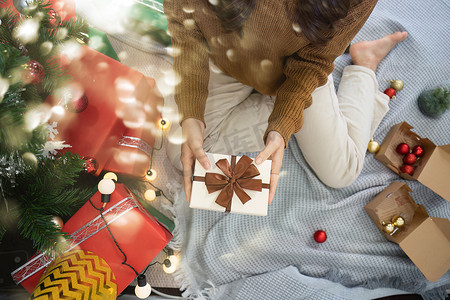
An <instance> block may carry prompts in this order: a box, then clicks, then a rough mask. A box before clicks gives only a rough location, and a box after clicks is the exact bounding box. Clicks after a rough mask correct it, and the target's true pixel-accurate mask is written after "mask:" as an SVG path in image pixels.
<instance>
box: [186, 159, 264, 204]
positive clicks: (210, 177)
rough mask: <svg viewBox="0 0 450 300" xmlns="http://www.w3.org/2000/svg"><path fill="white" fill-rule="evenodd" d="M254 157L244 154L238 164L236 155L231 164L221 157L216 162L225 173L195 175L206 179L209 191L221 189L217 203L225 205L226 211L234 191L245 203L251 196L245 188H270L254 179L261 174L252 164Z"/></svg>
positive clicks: (203, 179) (201, 179)
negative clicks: (203, 175)
mask: <svg viewBox="0 0 450 300" xmlns="http://www.w3.org/2000/svg"><path fill="white" fill-rule="evenodd" d="M252 161H253V160H252V159H251V158H250V157H248V156H245V155H244V156H242V157H241V159H239V161H238V162H237V164H236V156H232V157H231V165H230V163H229V162H228V160H227V159H221V160H219V161H218V162H216V165H217V167H218V168H219V169H220V170H222V172H223V173H224V174H225V176H224V175H222V174H219V173H206V175H205V177H198V176H194V180H197V181H205V185H206V188H207V190H208V193H210V194H211V193H213V192H216V191H219V190H221V192H220V193H219V196H217V199H216V203H217V204H219V205H220V206H223V207H225V208H226V209H225V211H227V212H229V211H230V210H231V199H232V198H233V192H235V193H236V195H237V196H238V197H239V199H240V200H241V202H242V204H245V203H246V202H247V201H249V200H250V199H251V197H250V196H249V195H248V194H247V193H246V192H245V191H244V189H248V190H252V191H259V192H261V190H262V188H268V186H269V185H268V184H263V183H262V180H261V179H253V177H255V176H258V175H259V171H258V169H257V168H256V166H255V165H253V164H252Z"/></svg>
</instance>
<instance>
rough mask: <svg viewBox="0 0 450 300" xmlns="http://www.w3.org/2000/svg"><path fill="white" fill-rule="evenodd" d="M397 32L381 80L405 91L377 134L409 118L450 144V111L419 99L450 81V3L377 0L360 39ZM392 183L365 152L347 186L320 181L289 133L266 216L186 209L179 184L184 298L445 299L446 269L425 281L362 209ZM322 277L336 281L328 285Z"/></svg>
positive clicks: (429, 203)
mask: <svg viewBox="0 0 450 300" xmlns="http://www.w3.org/2000/svg"><path fill="white" fill-rule="evenodd" d="M399 30H406V31H408V32H409V37H408V39H407V40H406V41H405V42H403V43H401V44H400V45H398V46H397V47H396V48H394V49H393V51H392V52H391V53H390V54H389V55H388V56H387V57H386V59H384V60H383V62H382V63H381V64H380V66H379V69H378V71H377V77H378V79H379V83H380V88H381V89H383V90H384V89H385V88H387V87H388V86H389V82H388V80H389V79H401V80H403V81H404V82H405V88H404V89H403V90H402V91H401V92H399V93H398V97H397V99H395V100H393V101H391V103H390V111H389V112H388V114H387V115H386V117H385V118H384V119H383V121H382V122H381V125H380V126H379V128H378V129H377V131H376V133H375V136H374V139H375V140H376V141H379V142H382V141H383V139H384V138H385V136H386V134H387V133H388V131H389V130H390V128H391V127H392V126H393V125H395V124H397V123H400V122H402V121H407V122H408V123H410V124H411V125H412V126H414V131H415V132H416V133H418V134H419V135H420V136H422V137H428V138H429V139H430V140H432V141H433V142H434V143H435V144H437V145H443V144H450V112H447V113H446V114H444V115H443V116H442V117H441V118H439V119H431V118H428V117H426V116H424V115H423V114H422V113H421V112H420V111H419V110H418V106H417V97H418V95H419V94H420V93H421V92H422V91H424V90H426V89H429V88H432V87H435V86H437V85H440V84H445V83H447V84H450V81H449V79H450V59H449V57H450V48H449V41H450V2H449V1H448V0H433V1H424V0H417V1H410V0H397V1H388V0H381V1H379V3H378V5H377V6H376V8H375V10H374V12H373V14H372V15H371V17H370V19H369V20H368V22H367V23H366V25H365V26H364V28H363V29H362V30H361V32H360V33H359V34H358V36H357V37H356V38H355V41H361V40H372V39H377V38H379V37H381V36H383V35H386V34H389V33H392V32H394V31H399ZM350 63H351V62H350V57H349V55H343V56H341V57H339V58H338V60H337V61H336V64H335V66H336V69H335V71H334V74H333V75H334V78H335V80H336V86H337V85H338V81H339V78H340V76H341V73H342V70H343V68H344V67H345V66H347V65H349V64H350ZM332 146H333V145H330V147H332ZM251 155H253V156H255V153H253V154H250V156H251ZM449 180H450V179H449ZM393 181H402V179H401V178H400V177H398V176H397V175H396V174H395V173H393V172H392V171H390V170H389V169H388V168H387V167H385V166H383V165H382V164H381V163H380V162H378V161H377V160H375V159H374V157H373V155H372V154H369V153H368V154H367V155H366V159H365V165H364V169H363V171H362V174H361V175H360V176H359V178H358V179H357V180H356V181H355V182H354V183H353V184H352V185H351V186H349V187H347V188H343V189H332V188H329V187H327V186H325V185H323V184H322V183H321V182H320V181H319V180H318V179H317V177H316V176H315V175H314V173H313V172H312V170H311V169H310V168H309V166H308V164H307V163H306V161H305V160H304V158H303V156H302V153H301V151H300V150H299V148H298V146H297V144H296V141H295V139H291V141H290V143H289V146H288V148H287V149H286V151H285V156H284V162H283V169H282V176H281V177H280V181H279V185H278V190H277V194H276V197H275V199H274V201H273V203H272V205H270V207H269V214H268V216H267V217H254V216H244V215H236V214H225V213H217V212H212V211H205V210H194V209H189V208H188V205H187V203H186V201H185V199H184V192H183V191H182V190H180V191H179V193H178V197H177V199H176V202H177V204H176V206H175V213H176V216H177V219H176V221H177V225H178V231H179V234H180V235H182V237H183V241H184V243H183V246H182V253H183V254H182V263H181V268H180V270H179V271H178V273H177V278H178V279H179V280H180V282H181V283H183V288H185V289H186V293H185V295H197V296H201V295H203V296H204V297H210V298H217V299H364V298H375V297H376V296H374V295H375V294H369V292H367V291H368V290H370V289H373V290H374V291H376V290H377V289H380V288H395V289H400V290H403V291H406V292H410V293H419V294H422V295H423V297H424V298H425V299H444V298H445V289H446V288H450V272H447V273H446V274H445V275H444V276H443V277H442V278H441V279H440V280H439V281H437V282H429V281H427V280H426V279H425V277H424V276H423V275H422V274H421V272H420V271H419V270H418V268H417V267H416V266H415V265H414V264H413V263H412V262H411V260H410V259H409V258H408V257H407V256H406V255H405V253H404V252H403V251H402V250H401V249H400V247H399V246H398V245H397V244H394V243H391V242H389V241H387V240H386V239H385V238H384V237H383V235H382V234H381V233H380V232H379V230H378V229H377V227H376V226H375V224H374V223H373V222H372V220H371V219H370V218H369V216H368V215H367V214H366V212H365V211H364V205H365V204H367V203H368V202H369V201H370V200H371V199H372V198H373V197H375V196H376V195H377V194H378V193H379V192H381V191H382V190H383V189H384V188H386V187H387V186H388V185H389V184H390V183H391V182H393ZM407 183H408V185H409V186H410V188H411V189H412V191H413V192H412V197H413V198H414V200H415V201H416V202H417V203H418V204H422V205H424V206H425V208H426V209H427V211H428V213H429V215H430V216H434V217H442V218H450V204H449V203H448V202H447V201H446V200H444V199H442V198H441V197H440V196H438V195H437V194H435V193H434V192H433V191H431V190H430V189H428V188H427V187H425V186H424V185H422V184H421V183H419V182H417V181H407ZM449 184H450V181H449ZM318 229H324V230H325V229H326V230H327V234H328V240H327V241H326V242H325V243H323V244H318V243H316V242H315V241H314V240H313V234H314V232H315V231H316V230H318ZM312 279H315V281H314V280H312ZM323 279H328V280H329V281H332V282H336V283H339V285H337V284H336V286H334V287H331V286H333V284H332V283H330V284H328V287H327V284H326V283H324V282H326V281H324V280H323ZM308 280H309V281H308ZM311 280H312V281H311ZM329 281H328V282H329ZM337 286H339V287H340V288H341V291H342V290H345V287H347V288H348V287H361V288H366V290H365V291H366V292H367V293H366V294H364V293H363V292H361V293H355V290H354V289H348V290H347V291H348V293H346V294H345V295H343V294H342V292H337V290H338V288H337ZM344 286H345V287H344ZM330 287H331V288H330ZM364 295H366V296H364Z"/></svg>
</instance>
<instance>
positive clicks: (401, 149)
mask: <svg viewBox="0 0 450 300" xmlns="http://www.w3.org/2000/svg"><path fill="white" fill-rule="evenodd" d="M395 151H397V153H398V154H401V155H405V154H407V153H409V145H408V144H406V143H401V144H398V145H397V148H395Z"/></svg>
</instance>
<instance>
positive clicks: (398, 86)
mask: <svg viewBox="0 0 450 300" xmlns="http://www.w3.org/2000/svg"><path fill="white" fill-rule="evenodd" d="M404 86H405V84H404V82H403V81H401V80H400V79H397V80H391V88H393V89H394V90H395V91H397V92H399V91H401V90H403V87H404Z"/></svg>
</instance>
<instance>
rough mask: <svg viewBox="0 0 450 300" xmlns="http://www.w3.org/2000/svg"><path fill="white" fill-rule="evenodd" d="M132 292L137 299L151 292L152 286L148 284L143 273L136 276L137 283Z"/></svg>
mask: <svg viewBox="0 0 450 300" xmlns="http://www.w3.org/2000/svg"><path fill="white" fill-rule="evenodd" d="M134 293H135V294H136V297H138V298H139V299H145V298H147V297H148V296H150V294H151V293H152V287H151V286H150V284H148V282H147V278H145V275H143V274H141V275H139V276H138V277H137V285H136V287H135V288H134Z"/></svg>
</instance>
